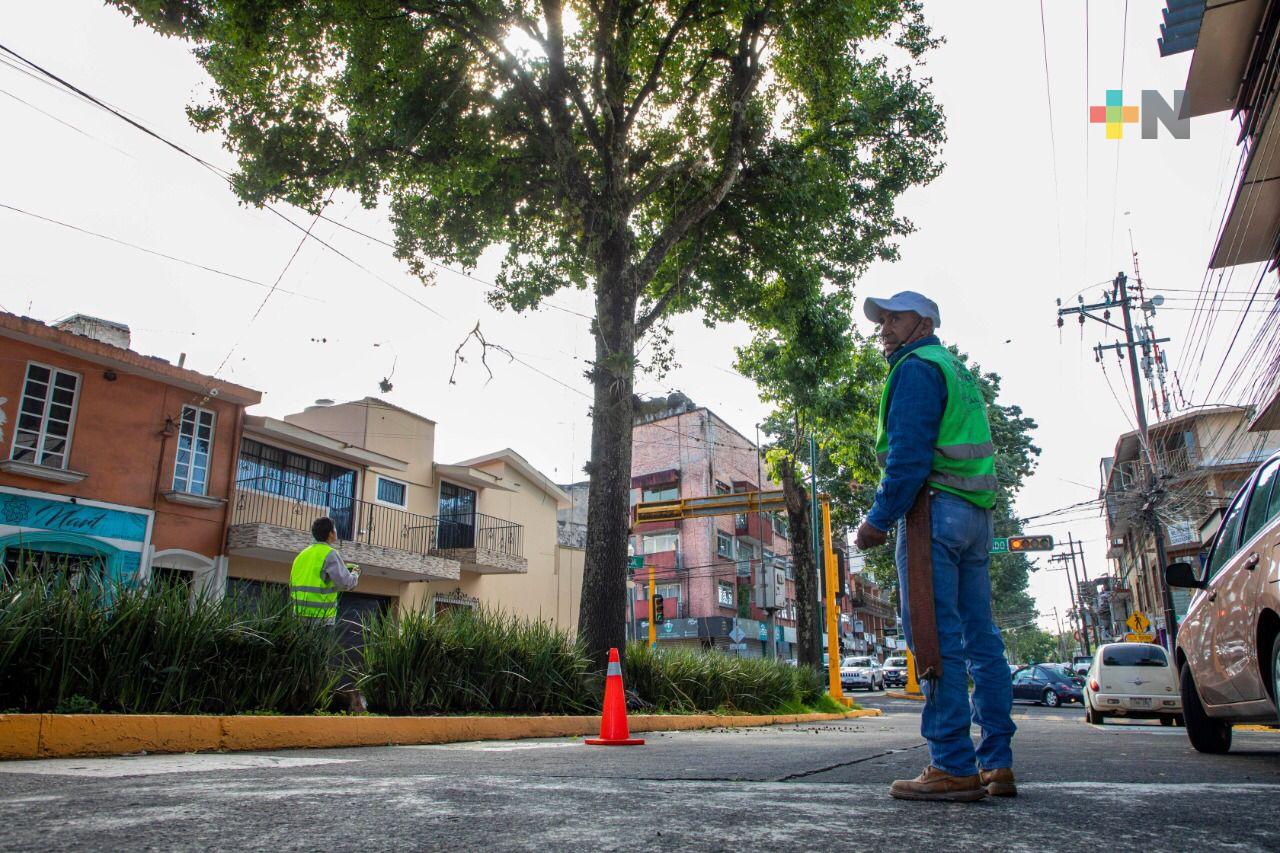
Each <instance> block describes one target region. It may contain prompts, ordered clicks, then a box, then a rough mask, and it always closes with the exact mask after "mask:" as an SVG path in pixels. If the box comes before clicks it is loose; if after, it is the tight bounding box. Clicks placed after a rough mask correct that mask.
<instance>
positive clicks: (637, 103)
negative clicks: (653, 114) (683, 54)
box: [622, 0, 702, 133]
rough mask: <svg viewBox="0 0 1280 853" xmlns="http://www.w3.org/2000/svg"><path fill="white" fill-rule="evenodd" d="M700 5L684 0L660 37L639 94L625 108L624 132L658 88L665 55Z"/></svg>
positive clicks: (700, 0) (692, 0)
mask: <svg viewBox="0 0 1280 853" xmlns="http://www.w3.org/2000/svg"><path fill="white" fill-rule="evenodd" d="M701 5H702V0H686V2H685V4H684V8H682V9H681V10H680V14H679V15H677V16H676V19H675V20H674V21H672V22H671V26H670V27H668V28H667V34H666V36H665V37H664V38H663V39H662V44H660V45H659V46H658V52H657V54H656V55H655V56H654V60H653V66H652V67H651V68H650V69H649V74H648V76H647V77H646V78H645V81H644V85H643V86H641V87H640V92H639V94H637V95H636V99H635V100H634V101H632V103H631V106H630V107H629V108H628V110H627V117H626V119H625V120H624V121H623V123H622V129H623V132H624V133H626V132H627V131H629V130H630V129H631V125H633V124H634V123H635V120H636V116H638V115H639V114H640V108H641V107H643V106H644V102H645V101H646V100H647V99H648V98H649V96H650V95H652V94H653V92H654V90H655V89H656V88H658V80H660V79H661V78H662V68H663V66H664V65H665V64H666V61H667V55H668V54H669V53H670V52H671V46H672V45H673V44H674V43H675V40H676V36H678V35H680V31H681V30H683V29H684V27H685V25H686V24H688V23H689V21H690V20H692V19H693V16H694V14H695V13H696V11H697V9H698V7H699V6H701Z"/></svg>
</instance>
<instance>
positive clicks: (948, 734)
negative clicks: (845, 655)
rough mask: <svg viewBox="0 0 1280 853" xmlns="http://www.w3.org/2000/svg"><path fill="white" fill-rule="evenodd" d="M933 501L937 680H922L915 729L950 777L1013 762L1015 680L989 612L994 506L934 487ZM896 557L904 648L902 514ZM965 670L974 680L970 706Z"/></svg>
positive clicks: (934, 760)
mask: <svg viewBox="0 0 1280 853" xmlns="http://www.w3.org/2000/svg"><path fill="white" fill-rule="evenodd" d="M925 488H928V486H927V485H926V486H925ZM931 502H932V509H933V603H934V609H935V611H936V612H937V620H938V645H939V647H940V649H941V651H942V678H941V679H939V680H937V681H934V682H926V683H925V684H923V685H922V689H923V690H924V694H925V698H926V701H925V706H924V711H923V713H922V714H921V716H920V734H921V735H923V736H924V738H925V740H927V741H929V757H930V760H931V763H932V764H933V766H934V767H937V768H938V769H939V770H943V771H945V772H947V773H951V774H952V775H955V776H972V775H973V774H974V773H976V772H978V768H981V769H983V770H995V769H997V768H1000V767H1012V766H1013V750H1012V748H1011V747H1010V742H1011V741H1012V740H1013V733H1014V730H1015V729H1014V725H1013V718H1012V716H1011V714H1012V711H1013V684H1012V681H1011V680H1010V678H1009V664H1008V662H1007V661H1006V660H1005V657H1004V641H1003V640H1001V638H1000V630H999V629H998V628H996V626H995V622H994V621H993V619H992V615H991V576H990V556H989V554H990V551H991V534H992V527H991V511H990V510H984V509H980V508H979V507H977V506H975V505H974V504H971V503H969V501H967V500H965V499H964V498H961V497H958V496H956V495H953V494H950V493H948V492H940V491H934V492H932V497H931ZM897 563H898V584H899V590H900V594H901V598H902V625H903V629H904V631H905V633H906V638H907V646H908V647H909V648H914V646H913V645H912V641H911V614H910V613H909V612H908V609H907V602H908V595H907V537H906V520H905V519H904V520H902V521H900V522H898V549H897ZM966 671H967V672H968V674H969V676H971V677H972V678H973V703H972V709H971V707H970V702H969V684H968V679H967V678H966V677H965V673H966ZM971 723H976V724H977V725H978V727H979V729H980V730H981V732H982V739H981V740H980V741H979V742H978V747H977V749H976V750H975V749H974V746H973V740H972V739H971V738H970V735H969V726H970V724H971Z"/></svg>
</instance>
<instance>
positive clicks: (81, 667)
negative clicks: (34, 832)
mask: <svg viewBox="0 0 1280 853" xmlns="http://www.w3.org/2000/svg"><path fill="white" fill-rule="evenodd" d="M337 654H338V644H337V641H336V639H335V637H334V633H333V631H332V630H331V629H329V628H326V627H325V626H323V625H316V624H313V623H311V622H309V621H308V620H305V619H302V618H299V617H296V616H294V615H293V613H292V608H290V607H288V606H287V602H286V600H285V598H284V596H283V595H279V596H277V597H276V598H274V599H266V600H263V601H261V602H260V603H259V605H258V606H257V607H256V608H255V609H253V610H248V611H246V610H245V609H243V608H242V607H240V606H239V605H238V602H235V601H230V600H224V601H217V602H214V601H208V600H201V601H197V602H196V603H195V604H194V605H192V604H190V603H189V601H188V599H187V595H186V591H185V590H183V589H180V588H179V589H171V590H167V591H164V592H159V591H153V592H148V591H145V590H142V589H139V588H137V587H133V586H124V585H114V586H106V587H104V586H100V585H96V584H93V583H89V582H85V583H82V584H78V585H77V584H73V583H70V582H68V581H67V580H66V577H65V575H62V576H57V575H54V576H48V575H45V576H41V575H39V574H34V573H21V574H19V575H18V576H17V577H15V578H13V579H12V580H10V581H9V582H8V583H5V584H3V585H2V586H0V709H11V708H12V709H17V710H21V711H28V712H37V711H39V712H52V711H56V710H59V709H64V710H67V709H85V710H92V709H97V710H101V711H104V712H122V713H131V714H145V713H161V714H198V713H206V714H235V713H243V712H246V711H275V712H280V713H310V712H312V711H314V710H315V709H317V708H324V707H327V706H328V704H329V702H330V700H331V699H332V697H333V692H334V688H335V685H336V683H337V673H336V671H334V670H333V669H331V668H330V661H331V660H333V659H334V658H336V656H337Z"/></svg>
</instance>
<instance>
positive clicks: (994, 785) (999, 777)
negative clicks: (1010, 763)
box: [978, 767, 1018, 797]
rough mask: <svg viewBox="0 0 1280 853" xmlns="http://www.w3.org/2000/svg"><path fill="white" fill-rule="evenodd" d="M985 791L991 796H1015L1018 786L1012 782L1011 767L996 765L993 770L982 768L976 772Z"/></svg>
mask: <svg viewBox="0 0 1280 853" xmlns="http://www.w3.org/2000/svg"><path fill="white" fill-rule="evenodd" d="M978 775H979V776H980V777H982V784H983V785H984V786H985V787H986V789H987V793H988V794H990V795H991V796H993V797H1016V796H1018V786H1017V785H1015V784H1014V783H1013V769H1012V768H1010V767H997V768H996V769H995V770H983V771H982V772H981V773H979V774H978Z"/></svg>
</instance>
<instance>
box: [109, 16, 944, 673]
mask: <svg viewBox="0 0 1280 853" xmlns="http://www.w3.org/2000/svg"><path fill="white" fill-rule="evenodd" d="M108 2H111V3H114V4H115V5H117V6H120V7H121V8H123V9H124V10H126V11H127V12H128V13H130V14H132V15H133V16H134V17H135V19H136V20H138V21H140V22H143V23H145V24H147V25H149V26H151V27H153V28H155V29H156V30H157V31H159V32H162V33H166V34H172V35H178V36H181V37H183V38H186V39H189V40H191V41H192V42H194V44H195V54H196V57H197V58H198V60H199V61H200V63H201V64H202V65H203V66H204V68H205V69H206V70H207V71H208V73H209V74H210V76H211V77H212V78H213V81H214V87H213V91H212V93H211V98H210V100H209V101H208V102H207V103H205V104H202V105H199V106H196V107H193V108H192V109H191V110H190V114H191V117H192V119H193V121H194V122H195V123H196V124H197V126H198V127H200V128H202V129H205V130H209V131H214V132H219V133H222V134H224V135H225V138H226V141H227V145H228V146H229V147H230V149H231V150H232V151H233V152H234V153H235V154H236V156H237V158H238V161H239V169H238V172H237V174H236V175H235V177H234V187H235V190H236V192H237V193H238V194H239V195H240V196H241V197H242V198H243V199H245V200H248V201H250V202H255V203H263V202H266V201H268V200H271V199H283V200H285V201H288V202H291V203H293V204H296V205H298V206H301V207H304V208H306V209H308V210H311V211H317V210H319V209H320V208H321V206H322V204H323V201H324V200H325V199H326V198H327V197H329V196H330V194H331V193H333V192H334V191H336V190H349V191H353V192H356V193H359V194H360V196H361V198H362V200H363V202H364V204H365V205H367V206H370V207H372V206H375V205H377V204H379V203H380V202H382V201H387V202H388V203H389V207H390V211H391V217H392V220H393V223H394V227H395V235H396V245H397V254H398V255H399V256H400V257H401V258H403V259H404V260H405V261H406V262H407V263H409V264H410V266H411V267H412V268H414V269H415V270H417V271H419V272H420V273H422V272H423V271H424V270H425V269H426V263H427V260H428V259H437V260H442V261H446V262H453V263H457V264H461V265H463V266H464V267H468V268H469V267H473V266H474V265H475V264H476V262H477V261H478V259H479V258H480V256H481V253H482V252H484V251H485V250H486V249H487V248H489V247H491V246H502V247H504V248H505V251H506V254H505V258H504V261H503V265H502V270H501V272H500V274H499V276H498V280H497V284H498V285H499V288H498V291H497V293H496V295H495V296H494V301H495V302H496V303H497V304H499V305H502V306H506V307H510V308H513V309H515V310H524V309H528V308H531V307H535V306H537V305H538V304H539V302H540V301H541V300H543V299H544V298H546V297H548V296H550V295H551V294H553V293H554V292H555V291H556V290H558V289H559V288H562V287H576V288H581V289H589V290H590V291H591V292H592V294H593V296H594V297H595V306H596V307H595V320H594V323H593V327H592V332H593V335H594V338H595V358H594V362H593V364H592V366H591V369H590V371H589V372H588V376H589V378H590V380H591V382H592V385H593V388H594V394H593V402H592V437H591V461H590V463H589V464H588V469H587V470H588V473H589V474H590V477H591V486H590V493H589V501H590V503H589V510H588V517H587V558H586V570H585V577H584V580H583V589H582V612H581V622H580V625H581V633H582V636H583V639H584V640H585V642H586V646H587V649H588V651H589V652H590V654H591V655H592V657H593V658H594V660H595V661H596V662H597V663H600V662H602V661H603V660H604V656H605V654H606V653H607V649H608V648H609V647H610V646H622V645H623V639H624V625H625V621H626V620H625V609H626V590H625V572H626V541H627V533H628V530H627V510H628V490H629V487H630V479H631V476H630V475H631V428H632V417H633V394H632V388H633V382H634V374H635V370H636V352H637V346H636V343H637V339H638V338H640V337H641V336H643V335H645V334H646V333H649V332H651V331H653V330H655V329H660V328H661V327H662V324H663V322H664V319H665V318H667V317H669V316H671V315H672V314H674V313H676V312H681V311H692V310H701V311H703V312H704V314H705V316H706V318H707V319H708V321H710V322H715V321H719V320H724V319H739V318H745V319H747V320H748V321H753V320H756V321H758V322H759V323H760V324H767V322H768V319H767V315H768V314H769V313H770V310H771V308H773V307H775V306H776V303H777V302H778V301H779V300H785V299H788V298H791V296H792V292H793V290H794V289H795V288H797V287H798V288H800V289H802V290H808V289H811V288H813V287H815V286H818V284H819V283H822V284H824V285H825V286H827V287H830V288H836V289H841V288H848V287H849V285H850V283H851V282H852V279H853V277H854V275H855V273H856V270H857V269H859V268H860V267H861V266H862V265H863V264H864V263H865V262H866V261H867V259H868V258H873V257H876V256H878V255H880V254H882V253H886V252H888V251H890V249H889V245H890V241H891V240H892V239H893V238H894V237H895V236H896V235H898V234H900V233H902V232H903V231H904V230H905V229H906V224H905V223H904V222H903V221H902V220H901V219H900V218H899V217H898V216H897V215H896V214H895V212H894V202H895V200H896V197H897V196H898V195H899V194H900V193H901V192H902V191H903V190H905V189H906V188H908V187H909V186H911V185H912V184H915V183H918V182H920V181H921V180H923V179H925V178H927V176H928V175H930V174H931V172H932V170H933V168H934V158H935V157H936V154H937V148H938V145H939V144H940V141H941V138H942V136H941V135H942V130H941V117H940V115H939V112H938V110H937V109H936V107H935V106H934V103H933V101H932V98H931V95H930V93H929V89H928V85H927V82H928V81H927V80H921V79H918V78H917V76H916V75H915V72H914V70H913V68H912V65H913V64H915V63H918V62H919V59H920V57H921V56H922V54H923V53H924V52H925V51H926V50H927V49H928V48H930V47H931V46H932V45H933V44H934V40H933V38H932V36H931V34H930V32H929V29H928V27H927V26H926V25H925V23H924V21H923V19H922V16H921V5H920V2H919V0H800V2H785V1H784V0H570V2H567V3H566V2H563V0H108ZM887 56H894V57H899V58H900V62H901V63H903V65H902V67H895V65H894V64H892V63H891V62H890V61H889V60H888V59H887V58H886V57H887ZM796 271H800V272H802V273H803V274H802V275H796V274H795V273H796ZM761 317H763V318H764V319H760V318H761Z"/></svg>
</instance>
